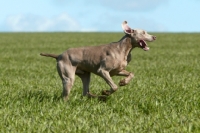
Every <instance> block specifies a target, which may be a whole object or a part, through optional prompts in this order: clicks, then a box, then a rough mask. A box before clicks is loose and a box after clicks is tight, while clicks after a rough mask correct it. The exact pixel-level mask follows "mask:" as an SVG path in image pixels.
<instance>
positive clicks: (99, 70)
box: [40, 21, 156, 100]
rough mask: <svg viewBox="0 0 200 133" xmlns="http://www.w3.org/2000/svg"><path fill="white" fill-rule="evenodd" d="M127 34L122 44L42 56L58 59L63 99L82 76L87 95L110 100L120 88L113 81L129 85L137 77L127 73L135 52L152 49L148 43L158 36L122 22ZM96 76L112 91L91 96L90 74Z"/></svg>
mask: <svg viewBox="0 0 200 133" xmlns="http://www.w3.org/2000/svg"><path fill="white" fill-rule="evenodd" d="M122 29H123V30H124V32H125V36H123V37H122V38H121V39H120V40H119V41H118V42H112V43H109V44H104V45H100V46H87V47H80V48H70V49H68V50H66V51H65V52H64V53H62V54H60V55H54V54H44V53H41V54H40V55H42V56H47V57H52V58H55V59H56V60H57V71H58V74H59V76H60V78H61V80H62V84H63V94H62V95H63V98H64V100H67V99H68V96H69V93H70V90H71V88H72V86H73V83H74V80H75V75H78V76H79V77H80V78H81V80H82V83H83V96H88V97H99V98H102V97H104V98H105V97H107V96H109V95H110V94H112V93H113V92H115V91H116V90H117V89H118V86H117V85H116V84H115V83H114V82H113V80H112V78H111V77H112V76H115V75H117V76H125V78H124V79H123V80H121V81H120V82H119V86H124V85H127V84H128V83H129V82H130V81H131V79H132V78H133V77H134V75H133V73H132V72H128V71H126V70H125V67H126V66H127V65H128V63H129V62H130V61H131V51H132V49H133V48H136V47H139V48H142V49H143V50H145V51H147V50H149V47H147V44H146V42H145V41H150V42H151V41H154V40H156V36H153V35H149V34H148V33H147V32H146V31H144V30H139V29H131V28H130V27H129V26H128V24H127V21H124V22H123V23H122ZM91 73H94V74H96V75H98V76H100V77H102V78H103V79H104V80H105V81H106V83H107V84H108V85H109V86H110V90H103V91H102V95H100V96H96V95H93V94H91V93H90V91H89V83H90V75H91Z"/></svg>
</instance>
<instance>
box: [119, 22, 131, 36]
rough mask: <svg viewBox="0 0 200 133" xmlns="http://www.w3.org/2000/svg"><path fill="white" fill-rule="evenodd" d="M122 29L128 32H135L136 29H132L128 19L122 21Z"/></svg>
mask: <svg viewBox="0 0 200 133" xmlns="http://www.w3.org/2000/svg"><path fill="white" fill-rule="evenodd" d="M122 29H123V30H124V32H125V33H126V34H131V33H133V32H134V30H132V29H131V28H130V27H129V26H128V22H127V21H124V22H123V23H122Z"/></svg>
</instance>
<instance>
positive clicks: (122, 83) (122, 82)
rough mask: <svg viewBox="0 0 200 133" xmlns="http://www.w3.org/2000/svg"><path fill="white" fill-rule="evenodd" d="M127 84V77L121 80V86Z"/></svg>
mask: <svg viewBox="0 0 200 133" xmlns="http://www.w3.org/2000/svg"><path fill="white" fill-rule="evenodd" d="M125 85H127V83H126V81H125V79H123V80H121V81H119V86H125Z"/></svg>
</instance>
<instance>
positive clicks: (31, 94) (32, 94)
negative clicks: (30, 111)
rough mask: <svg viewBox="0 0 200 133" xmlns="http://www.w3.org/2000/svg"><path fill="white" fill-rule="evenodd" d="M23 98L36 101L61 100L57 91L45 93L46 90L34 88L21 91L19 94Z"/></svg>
mask: <svg viewBox="0 0 200 133" xmlns="http://www.w3.org/2000/svg"><path fill="white" fill-rule="evenodd" d="M21 98H23V99H24V100H28V101H30V102H31V101H37V102H46V101H51V102H59V101H61V100H62V97H61V95H60V94H57V93H53V94H50V93H47V92H46V91H41V90H38V91H36V90H34V91H31V90H30V91H27V92H26V93H23V95H22V96H21Z"/></svg>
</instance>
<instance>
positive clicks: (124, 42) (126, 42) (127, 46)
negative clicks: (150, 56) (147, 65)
mask: <svg viewBox="0 0 200 133" xmlns="http://www.w3.org/2000/svg"><path fill="white" fill-rule="evenodd" d="M119 45H120V49H121V50H122V52H123V53H124V56H125V60H127V61H128V62H130V61H131V51H132V49H133V48H134V47H133V45H132V39H131V36H130V35H128V34H126V35H125V36H123V37H122V38H121V39H120V40H119Z"/></svg>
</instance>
